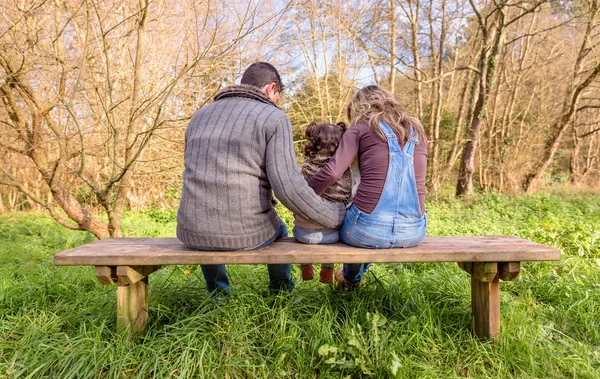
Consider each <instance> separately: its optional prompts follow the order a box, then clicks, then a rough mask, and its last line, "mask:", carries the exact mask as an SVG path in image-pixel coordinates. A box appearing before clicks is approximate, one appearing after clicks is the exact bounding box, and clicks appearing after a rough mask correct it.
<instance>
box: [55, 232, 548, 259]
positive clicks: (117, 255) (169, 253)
mask: <svg viewBox="0 0 600 379" xmlns="http://www.w3.org/2000/svg"><path fill="white" fill-rule="evenodd" d="M555 260H560V251H559V250H558V249H556V248H553V247H550V246H545V245H541V244H538V243H535V242H531V241H528V240H525V239H522V238H517V237H510V236H493V237H486V236H460V237H454V236H447V237H446V236H445V237H427V238H425V240H424V241H423V242H422V243H421V244H419V245H418V246H415V247H410V248H404V249H402V248H395V249H376V250H375V249H361V248H356V247H352V246H348V245H344V244H342V243H336V244H332V245H304V244H300V243H297V242H295V241H294V239H293V238H283V239H281V240H279V241H277V242H275V243H273V244H271V245H269V246H267V247H264V248H262V249H259V250H251V251H225V252H219V251H196V250H191V249H188V248H187V247H185V246H184V245H183V244H182V243H181V242H180V241H179V240H177V239H176V238H120V239H106V240H100V241H97V242H94V243H91V244H87V245H83V246H80V247H77V248H74V249H71V250H67V251H64V252H62V253H58V254H56V255H55V256H54V264H55V265H58V266H85V265H98V266H151V265H168V264H263V263H266V264H269V263H272V264H284V263H293V264H302V263H342V262H343V263H363V262H372V263H394V262H406V263H410V262H516V261H555Z"/></svg>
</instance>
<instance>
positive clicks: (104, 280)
mask: <svg viewBox="0 0 600 379" xmlns="http://www.w3.org/2000/svg"><path fill="white" fill-rule="evenodd" d="M113 269H114V267H109V266H96V267H95V268H94V276H95V277H96V279H98V281H99V282H100V284H104V285H105V286H109V285H112V284H115V282H116V279H115V276H116V270H113ZM113 271H115V272H113Z"/></svg>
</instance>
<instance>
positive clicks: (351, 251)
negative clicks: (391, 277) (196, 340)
mask: <svg viewBox="0 0 600 379" xmlns="http://www.w3.org/2000/svg"><path fill="white" fill-rule="evenodd" d="M556 260H560V251H559V250H558V249H555V248H553V247H549V246H545V245H541V244H538V243H534V242H531V241H528V240H525V239H521V238H516V237H506V236H502V237H483V236H476V237H475V236H469V237H427V238H426V239H425V240H424V241H423V242H422V243H421V244H420V245H418V246H416V247H411V248H406V249H381V250H370V249H359V248H355V247H351V246H347V245H344V244H341V243H338V244H333V245H303V244H300V243H297V242H295V241H294V240H293V239H292V238H284V239H282V240H279V241H277V242H275V243H273V244H272V245H270V246H267V247H265V248H262V249H260V250H252V251H233V252H232V251H229V252H218V251H195V250H191V249H188V248H186V247H185V246H184V245H183V244H182V243H181V242H179V241H178V240H177V239H176V238H121V239H105V240H101V241H97V242H94V243H90V244H87V245H83V246H80V247H77V248H74V249H71V250H67V251H64V252H62V253H58V254H56V255H55V256H54V264H55V265H58V266H96V267H95V272H94V273H95V275H96V277H97V278H98V280H99V281H100V283H102V284H107V285H109V284H114V283H117V331H118V332H120V333H124V335H125V336H126V338H132V337H135V336H137V335H139V334H140V332H142V331H143V329H144V326H145V324H146V320H147V317H148V276H149V275H150V274H151V273H152V272H154V271H156V270H158V269H160V267H161V266H163V265H197V264H268V263H273V264H285V263H290V264H301V263H364V262H371V263H417V262H457V263H458V265H459V266H460V267H461V268H462V269H463V270H465V271H466V272H468V273H469V274H470V275H471V303H472V304H471V308H472V312H473V320H474V331H475V334H476V335H477V336H479V337H482V338H492V339H495V338H496V337H497V336H498V334H499V332H500V287H499V280H500V279H502V280H514V279H515V278H516V277H517V275H519V272H520V262H522V261H556Z"/></svg>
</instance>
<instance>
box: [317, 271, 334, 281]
mask: <svg viewBox="0 0 600 379" xmlns="http://www.w3.org/2000/svg"><path fill="white" fill-rule="evenodd" d="M319 281H320V282H321V283H326V284H333V267H321V272H320V273H319Z"/></svg>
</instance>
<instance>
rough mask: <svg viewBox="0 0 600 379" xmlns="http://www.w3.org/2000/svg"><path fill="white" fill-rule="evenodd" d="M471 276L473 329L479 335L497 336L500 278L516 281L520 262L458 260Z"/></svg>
mask: <svg viewBox="0 0 600 379" xmlns="http://www.w3.org/2000/svg"><path fill="white" fill-rule="evenodd" d="M458 266H459V267H460V268H462V269H463V270H465V271H466V272H468V273H469V274H470V275H471V311H472V313H473V331H474V332H475V335H477V337H479V338H490V339H492V340H494V339H496V338H497V337H498V335H499V334H500V279H502V280H504V281H511V280H514V279H515V278H516V277H517V276H518V275H519V273H520V272H521V263H520V262H499V263H494V262H458Z"/></svg>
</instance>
